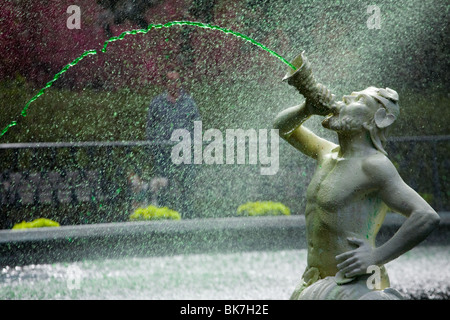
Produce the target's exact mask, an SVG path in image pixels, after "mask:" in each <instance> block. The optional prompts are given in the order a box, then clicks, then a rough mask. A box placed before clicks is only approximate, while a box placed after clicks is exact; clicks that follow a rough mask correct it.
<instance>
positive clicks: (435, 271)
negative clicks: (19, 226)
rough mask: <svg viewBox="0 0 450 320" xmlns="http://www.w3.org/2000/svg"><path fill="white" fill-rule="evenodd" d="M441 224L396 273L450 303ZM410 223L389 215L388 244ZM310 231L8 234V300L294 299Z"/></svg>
mask: <svg viewBox="0 0 450 320" xmlns="http://www.w3.org/2000/svg"><path fill="white" fill-rule="evenodd" d="M440 216H441V224H440V226H439V228H438V229H437V230H435V231H434V232H433V233H432V234H431V235H430V236H429V237H428V238H427V239H426V240H425V241H424V242H423V243H422V244H421V245H419V246H418V247H416V248H414V249H412V250H411V251H409V252H408V253H406V254H405V255H403V256H401V257H399V258H398V259H396V260H394V261H392V262H390V263H389V264H387V265H386V267H387V270H388V272H389V274H390V278H391V284H392V286H393V287H395V288H397V289H399V291H401V292H402V293H403V294H405V296H406V297H407V298H410V299H448V298H449V297H450V272H448V264H449V263H450V251H449V250H448V247H449V243H448V239H449V237H448V235H449V231H450V214H449V213H441V214H440ZM402 220H403V218H402V217H401V216H398V215H391V214H389V215H388V216H387V218H386V220H385V223H384V224H383V227H382V229H381V230H380V232H379V236H378V241H380V242H383V241H385V240H386V239H387V238H388V237H389V236H391V235H392V234H393V233H394V232H395V231H396V230H397V229H398V227H399V226H400V224H401V222H402ZM304 231H305V230H304V217H303V216H287V217H286V216H284V217H248V218H219V219H191V220H184V221H152V222H130V223H114V224H99V225H82V226H63V227H59V228H42V229H35V230H26V231H22V230H18V231H12V230H2V231H0V254H1V255H0V258H1V263H2V273H1V274H0V289H1V290H0V299H182V300H184V299H189V300H190V299H233V300H236V299H250V300H253V299H288V298H289V296H290V294H291V293H292V291H293V289H294V287H295V285H296V283H297V282H298V281H299V280H300V277H301V274H302V272H303V270H304V268H305V267H306V243H305V238H304ZM74 275H75V276H76V277H75V279H78V285H76V283H75V285H73V283H72V282H71V281H72V280H73V276H74Z"/></svg>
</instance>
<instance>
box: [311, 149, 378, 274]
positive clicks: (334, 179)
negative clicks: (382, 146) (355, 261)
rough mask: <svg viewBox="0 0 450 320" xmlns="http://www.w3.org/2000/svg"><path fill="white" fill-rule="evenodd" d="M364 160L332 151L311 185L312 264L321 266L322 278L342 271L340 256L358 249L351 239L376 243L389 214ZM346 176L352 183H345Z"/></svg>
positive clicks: (324, 159) (318, 167) (323, 160)
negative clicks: (338, 258) (346, 156)
mask: <svg viewBox="0 0 450 320" xmlns="http://www.w3.org/2000/svg"><path fill="white" fill-rule="evenodd" d="M363 161H364V158H351V159H340V158H339V157H338V152H337V151H332V152H330V153H329V154H327V155H326V156H325V157H324V158H323V159H322V160H321V161H320V162H318V165H317V168H316V172H315V174H314V176H313V178H312V180H311V182H310V185H309V187H308V190H307V193H306V199H307V204H306V211H305V217H306V231H307V242H308V266H309V267H316V268H318V269H319V270H320V272H321V277H326V276H334V275H335V274H336V273H337V272H338V269H337V262H336V256H337V255H339V254H341V253H343V252H347V251H349V250H352V249H354V248H355V247H354V246H352V245H351V243H349V242H348V241H347V238H349V237H356V238H360V239H367V241H369V242H370V243H371V244H373V245H375V236H376V233H377V232H378V230H379V228H380V226H381V224H382V222H383V219H384V217H385V215H386V211H387V207H386V205H385V204H384V203H383V202H382V201H381V200H380V199H379V198H378V197H377V195H376V192H375V190H371V189H372V188H371V182H370V178H369V177H368V176H367V175H366V174H365V172H364V168H363V167H364V163H363ZM346 177H347V179H346ZM343 179H344V181H351V182H352V184H351V185H349V184H348V183H345V184H343V183H342V181H343Z"/></svg>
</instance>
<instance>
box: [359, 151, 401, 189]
mask: <svg viewBox="0 0 450 320" xmlns="http://www.w3.org/2000/svg"><path fill="white" fill-rule="evenodd" d="M362 169H363V171H364V173H365V174H366V175H367V176H368V177H369V178H370V179H373V181H378V182H383V181H386V180H389V179H392V178H393V177H394V176H397V175H398V172H397V169H396V168H395V166H394V164H393V163H392V161H391V160H390V159H389V158H388V157H387V156H385V155H384V154H382V153H381V152H376V153H374V154H372V155H370V156H368V157H366V158H365V159H364V160H363V161H362Z"/></svg>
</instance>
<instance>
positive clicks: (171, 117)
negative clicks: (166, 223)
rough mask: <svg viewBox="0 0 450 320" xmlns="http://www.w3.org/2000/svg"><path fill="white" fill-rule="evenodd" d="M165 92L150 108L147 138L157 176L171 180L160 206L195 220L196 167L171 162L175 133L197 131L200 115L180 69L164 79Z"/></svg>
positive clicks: (165, 189)
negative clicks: (192, 190)
mask: <svg viewBox="0 0 450 320" xmlns="http://www.w3.org/2000/svg"><path fill="white" fill-rule="evenodd" d="M164 86H165V91H164V92H163V93H161V94H159V95H157V96H156V97H155V98H154V99H153V100H152V101H151V103H150V105H149V107H148V115H147V129H146V136H147V139H148V140H149V141H152V142H154V144H152V145H151V146H150V149H151V150H150V151H151V154H152V158H153V165H154V174H155V175H156V176H159V177H162V178H167V179H168V186H167V188H164V189H163V190H161V191H160V192H159V195H158V199H157V202H158V204H159V205H161V206H171V207H172V209H174V210H178V211H180V214H181V215H182V216H183V217H192V216H193V215H194V213H193V211H192V199H191V194H192V192H191V190H190V188H191V186H192V184H193V180H194V178H195V176H196V173H197V169H196V167H195V164H193V163H192V161H191V164H183V163H182V164H175V163H173V161H172V158H171V152H172V146H173V142H172V143H171V142H170V138H171V136H172V133H173V131H174V130H176V129H186V130H188V131H189V132H190V133H191V137H192V134H193V131H194V121H200V120H201V117H200V113H199V111H198V108H197V105H196V103H195V101H194V99H193V98H192V96H191V95H190V94H188V93H187V92H186V91H185V89H184V88H183V86H182V77H181V75H180V72H179V71H177V70H176V69H171V70H169V71H168V72H167V73H166V75H165V78H164Z"/></svg>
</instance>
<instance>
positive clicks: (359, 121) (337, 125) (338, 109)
mask: <svg viewBox="0 0 450 320" xmlns="http://www.w3.org/2000/svg"><path fill="white" fill-rule="evenodd" d="M377 109H378V104H377V103H376V101H375V100H374V99H373V98H372V97H371V96H369V95H367V94H365V93H363V92H352V94H350V95H347V96H344V97H343V98H342V101H338V102H337V103H336V104H335V107H334V108H333V109H332V111H333V113H332V114H331V115H330V116H328V117H326V118H325V119H324V120H323V122H322V125H323V126H324V127H325V128H327V129H330V130H333V131H336V132H354V131H361V130H364V127H363V124H364V123H368V122H370V121H371V120H372V119H373V116H374V114H375V112H376V111H377Z"/></svg>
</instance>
